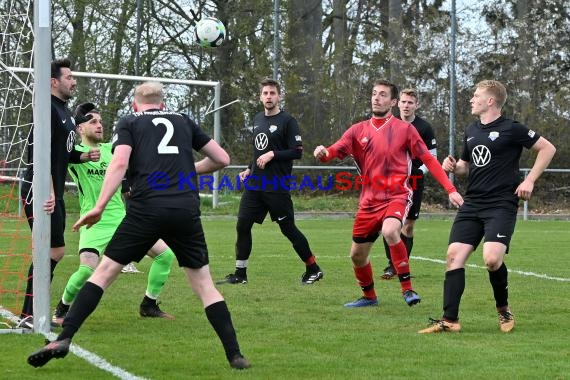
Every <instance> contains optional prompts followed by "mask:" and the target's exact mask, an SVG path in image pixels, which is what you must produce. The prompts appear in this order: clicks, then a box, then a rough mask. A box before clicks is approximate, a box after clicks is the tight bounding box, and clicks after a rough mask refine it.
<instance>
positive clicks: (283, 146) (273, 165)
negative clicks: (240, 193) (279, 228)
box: [247, 111, 303, 192]
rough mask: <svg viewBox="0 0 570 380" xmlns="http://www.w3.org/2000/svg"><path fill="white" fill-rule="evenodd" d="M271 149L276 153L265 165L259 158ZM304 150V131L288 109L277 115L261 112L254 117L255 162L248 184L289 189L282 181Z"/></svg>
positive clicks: (274, 190)
mask: <svg viewBox="0 0 570 380" xmlns="http://www.w3.org/2000/svg"><path fill="white" fill-rule="evenodd" d="M269 151H273V152H274V154H275V156H274V157H273V159H272V160H271V161H269V163H267V165H265V168H264V169H261V168H260V167H259V166H257V159H258V158H259V157H260V156H261V155H262V154H264V153H267V152H269ZM302 153H303V141H302V139H301V132H300V131H299V125H298V124H297V120H295V118H294V117H293V116H291V115H290V114H289V113H287V112H285V111H281V112H279V113H278V114H277V115H273V116H265V113H264V112H259V113H258V114H257V115H255V118H254V119H253V162H252V164H251V165H250V169H251V173H250V176H251V177H250V179H248V180H247V185H248V186H249V187H250V188H252V189H255V190H265V191H271V192H286V191H287V185H285V186H283V185H282V184H281V182H280V181H281V179H282V178H283V177H287V176H290V175H291V172H292V170H293V160H294V159H299V158H301V155H302ZM274 179H275V180H274ZM273 181H275V182H273ZM275 183H276V184H277V186H275Z"/></svg>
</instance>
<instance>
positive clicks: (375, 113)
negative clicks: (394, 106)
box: [372, 110, 390, 119]
mask: <svg viewBox="0 0 570 380" xmlns="http://www.w3.org/2000/svg"><path fill="white" fill-rule="evenodd" d="M388 112H390V110H388V111H386V112H374V111H372V115H374V116H376V117H379V118H381V119H383V118H385V117H386V115H388Z"/></svg>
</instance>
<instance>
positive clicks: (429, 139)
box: [411, 116, 437, 169]
mask: <svg viewBox="0 0 570 380" xmlns="http://www.w3.org/2000/svg"><path fill="white" fill-rule="evenodd" d="M411 124H412V125H413V126H414V127H415V128H416V130H417V131H418V133H419V134H420V137H421V138H422V140H424V143H425V144H426V146H427V148H428V150H432V149H437V141H436V139H435V133H434V132H433V128H432V126H431V124H430V123H428V122H427V121H426V120H425V119H422V118H421V117H419V116H416V117H415V118H414V121H412V123H411ZM412 165H413V166H414V168H416V169H418V168H419V167H420V166H422V165H423V162H422V160H420V159H418V158H417V159H414V160H412Z"/></svg>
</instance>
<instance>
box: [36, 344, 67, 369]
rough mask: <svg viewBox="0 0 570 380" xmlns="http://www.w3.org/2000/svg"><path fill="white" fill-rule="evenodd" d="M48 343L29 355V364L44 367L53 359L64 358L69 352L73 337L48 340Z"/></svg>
mask: <svg viewBox="0 0 570 380" xmlns="http://www.w3.org/2000/svg"><path fill="white" fill-rule="evenodd" d="M46 343H47V344H46V345H45V346H44V347H43V348H41V349H39V350H37V351H36V352H34V353H33V354H31V355H30V356H28V364H29V365H31V366H33V367H36V368H37V367H42V366H44V365H45V364H46V363H47V362H49V361H50V360H51V359H53V358H56V359H60V358H64V357H65V355H67V353H68V352H69V345H70V344H71V339H69V338H67V339H63V340H54V341H53V342H50V341H46Z"/></svg>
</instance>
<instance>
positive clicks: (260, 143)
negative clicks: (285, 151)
mask: <svg viewBox="0 0 570 380" xmlns="http://www.w3.org/2000/svg"><path fill="white" fill-rule="evenodd" d="M268 143H269V139H268V138H267V135H266V134H265V133H260V134H258V135H256V136H255V149H257V150H265V149H266V148H267V144H268Z"/></svg>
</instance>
